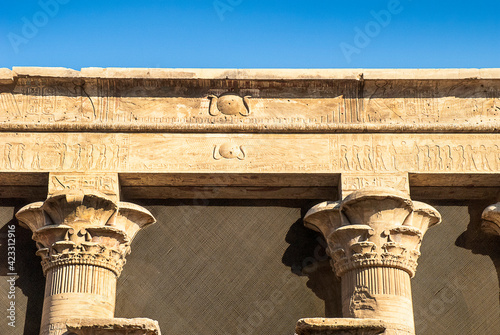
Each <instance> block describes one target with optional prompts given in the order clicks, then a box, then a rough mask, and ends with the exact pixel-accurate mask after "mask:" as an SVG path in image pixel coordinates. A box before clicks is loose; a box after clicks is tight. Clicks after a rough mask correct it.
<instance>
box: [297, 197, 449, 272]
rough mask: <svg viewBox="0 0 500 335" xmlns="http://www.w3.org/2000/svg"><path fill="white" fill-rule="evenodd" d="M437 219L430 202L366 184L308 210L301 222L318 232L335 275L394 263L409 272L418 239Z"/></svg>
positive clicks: (414, 267)
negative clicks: (343, 196) (348, 193)
mask: <svg viewBox="0 0 500 335" xmlns="http://www.w3.org/2000/svg"><path fill="white" fill-rule="evenodd" d="M439 222H441V216H440V215H439V213H438V212H437V211H436V210H435V209H434V208H433V207H431V206H429V205H427V204H425V203H422V202H418V201H412V200H410V199H409V198H408V196H407V195H406V194H404V193H402V192H399V191H396V190H393V189H390V188H366V189H363V190H359V191H356V192H353V193H351V194H350V195H349V196H348V197H346V198H345V199H344V200H343V201H341V202H325V203H321V204H319V205H316V206H314V207H313V208H311V209H310V210H309V211H308V212H307V214H306V216H305V218H304V223H305V225H306V226H308V227H309V228H312V229H314V230H317V231H319V232H321V233H322V234H323V236H324V237H325V239H326V240H327V242H328V252H329V254H330V256H331V257H332V260H333V264H334V267H335V270H336V273H337V275H338V276H342V275H343V274H344V273H345V272H347V271H349V270H352V269H355V268H362V267H377V266H381V267H393V268H399V269H402V270H404V271H406V272H408V274H409V275H410V276H412V277H413V276H414V274H415V271H416V267H417V259H418V257H419V256H420V245H421V242H422V237H423V235H424V234H425V232H426V231H427V229H428V228H429V227H431V226H433V225H436V224H438V223H439Z"/></svg>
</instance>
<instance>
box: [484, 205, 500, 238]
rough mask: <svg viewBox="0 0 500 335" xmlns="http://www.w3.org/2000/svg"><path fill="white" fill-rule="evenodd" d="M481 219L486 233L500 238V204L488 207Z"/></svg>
mask: <svg viewBox="0 0 500 335" xmlns="http://www.w3.org/2000/svg"><path fill="white" fill-rule="evenodd" d="M481 218H482V219H483V222H482V224H481V228H482V230H483V231H484V232H485V233H487V234H490V235H498V236H500V202H499V203H496V204H494V205H491V206H488V207H486V209H485V210H484V211H483V214H482V215H481Z"/></svg>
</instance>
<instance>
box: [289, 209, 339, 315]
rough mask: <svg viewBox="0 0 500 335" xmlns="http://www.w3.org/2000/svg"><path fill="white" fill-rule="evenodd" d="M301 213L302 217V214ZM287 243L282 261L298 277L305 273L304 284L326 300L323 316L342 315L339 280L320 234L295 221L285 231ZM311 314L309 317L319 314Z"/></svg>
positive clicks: (300, 220) (301, 222) (299, 221)
mask: <svg viewBox="0 0 500 335" xmlns="http://www.w3.org/2000/svg"><path fill="white" fill-rule="evenodd" d="M304 214H305V212H304V213H302V215H301V216H302V217H304ZM285 241H286V242H287V243H288V244H290V246H289V247H288V248H287V249H286V250H285V253H284V254H283V258H282V262H283V264H285V265H286V266H288V267H290V268H291V271H292V273H294V274H296V275H297V276H307V277H308V282H307V287H308V288H309V289H310V290H312V291H313V292H314V294H315V295H316V296H317V297H318V298H320V299H321V300H323V301H324V302H325V315H324V316H325V317H329V318H336V317H342V300H341V287H340V279H339V278H338V277H337V276H336V275H335V273H334V272H333V269H332V267H331V265H330V258H329V257H328V255H327V254H326V251H325V248H326V246H327V245H326V241H325V240H324V238H323V237H322V236H321V234H319V233H317V232H315V231H312V230H310V229H308V228H306V227H304V223H303V220H302V219H299V220H297V221H296V222H295V223H294V224H293V225H292V226H291V227H290V230H289V231H288V233H287V234H286V237H285ZM321 316H322V315H310V316H308V317H321Z"/></svg>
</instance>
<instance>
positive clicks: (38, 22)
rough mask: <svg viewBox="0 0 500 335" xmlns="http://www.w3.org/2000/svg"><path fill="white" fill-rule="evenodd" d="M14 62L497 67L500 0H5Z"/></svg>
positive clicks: (0, 54)
mask: <svg viewBox="0 0 500 335" xmlns="http://www.w3.org/2000/svg"><path fill="white" fill-rule="evenodd" d="M43 3H45V4H51V5H50V6H46V5H43ZM398 3H399V4H398ZM54 4H57V6H55V5H54ZM384 14H385V15H384ZM387 14H388V15H387ZM377 16H378V17H377ZM12 66H63V67H71V68H74V69H80V68H82V67H90V66H97V67H168V68H182V67H184V68H191V67H198V68H199V67H202V68H350V67H354V68H361V67H364V68H433V67H435V68H455V67H458V68H462V67H464V68H470V67H479V68H481V67H500V1H498V0H497V1H480V0H476V1H448V0H413V1H410V0H399V1H398V0H384V1H378V0H371V1H370V0H367V1H355V0H354V1H352V0H344V1H335V0H329V1H326V0H325V1H295V0H288V1H272V0H267V1H261V0H195V1H189V0H186V1H181V0H171V1H168V0H165V1H160V0H157V1H153V0H152V1H147V0H144V1H138V0H137V1H128V0H120V1H117V0H100V1H92V0H88V1H81V0H41V1H24V0H16V1H7V0H4V1H2V2H1V4H0V67H8V68H11V67H12Z"/></svg>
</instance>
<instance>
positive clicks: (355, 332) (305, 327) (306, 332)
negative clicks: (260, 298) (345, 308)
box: [295, 318, 386, 335]
mask: <svg viewBox="0 0 500 335" xmlns="http://www.w3.org/2000/svg"><path fill="white" fill-rule="evenodd" d="M385 330H386V325H385V323H384V322H383V321H382V320H376V319H350V318H308V319H301V320H299V321H298V322H297V326H296V328H295V333H296V335H378V334H383V333H384V331H385Z"/></svg>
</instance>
